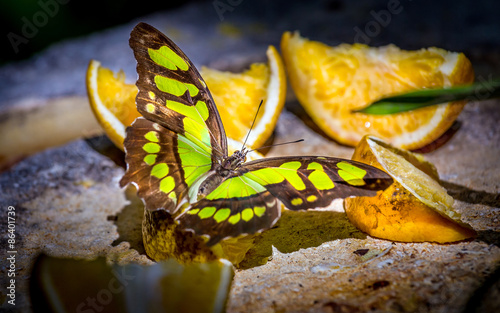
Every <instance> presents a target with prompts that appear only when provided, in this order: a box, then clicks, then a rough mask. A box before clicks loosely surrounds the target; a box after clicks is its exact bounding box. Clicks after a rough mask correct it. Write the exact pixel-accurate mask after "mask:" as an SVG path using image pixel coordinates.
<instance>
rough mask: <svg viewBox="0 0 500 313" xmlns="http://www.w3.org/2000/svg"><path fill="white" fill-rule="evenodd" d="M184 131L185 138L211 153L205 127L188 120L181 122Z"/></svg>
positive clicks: (208, 136)
mask: <svg viewBox="0 0 500 313" xmlns="http://www.w3.org/2000/svg"><path fill="white" fill-rule="evenodd" d="M183 124H184V131H185V135H186V138H188V139H190V140H191V141H193V142H195V143H196V144H197V145H198V146H199V147H201V148H203V150H205V151H206V152H207V153H211V150H212V149H211V148H210V147H211V142H210V134H209V133H208V128H207V127H206V125H200V124H199V123H197V122H195V121H193V120H192V119H190V118H185V119H184V120H183Z"/></svg>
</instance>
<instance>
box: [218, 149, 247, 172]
mask: <svg viewBox="0 0 500 313" xmlns="http://www.w3.org/2000/svg"><path fill="white" fill-rule="evenodd" d="M247 153H248V151H247V149H246V148H243V149H241V150H236V151H234V153H233V154H232V155H231V156H229V157H227V158H225V159H224V161H222V164H221V165H222V168H223V169H225V170H234V169H236V168H238V167H239V166H240V165H241V164H243V163H245V161H246V160H247Z"/></svg>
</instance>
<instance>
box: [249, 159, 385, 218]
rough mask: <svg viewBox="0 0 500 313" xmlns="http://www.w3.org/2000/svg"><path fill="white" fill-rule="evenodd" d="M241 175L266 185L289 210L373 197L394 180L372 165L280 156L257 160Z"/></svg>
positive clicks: (342, 160)
mask: <svg viewBox="0 0 500 313" xmlns="http://www.w3.org/2000/svg"><path fill="white" fill-rule="evenodd" d="M241 172H245V173H243V174H242V176H243V177H248V178H250V179H252V180H254V181H256V182H258V183H260V184H262V185H263V186H265V188H266V189H267V190H269V191H270V192H271V194H273V195H274V196H275V197H277V198H278V199H280V200H281V202H283V204H284V205H285V206H286V207H287V208H288V209H290V210H306V209H310V208H317V207H326V206H328V205H330V204H331V202H332V201H333V200H335V199H339V198H347V197H353V196H374V195H375V194H376V191H378V190H381V189H385V188H387V187H388V186H389V185H390V184H392V178H391V177H390V176H389V175H388V174H386V173H385V172H383V171H381V170H379V169H376V168H374V167H372V166H370V165H367V164H364V163H360V162H355V161H350V160H345V159H339V158H330V157H314V156H301V157H279V158H268V159H262V160H256V161H252V162H249V163H247V164H245V165H244V167H243V168H242V170H241Z"/></svg>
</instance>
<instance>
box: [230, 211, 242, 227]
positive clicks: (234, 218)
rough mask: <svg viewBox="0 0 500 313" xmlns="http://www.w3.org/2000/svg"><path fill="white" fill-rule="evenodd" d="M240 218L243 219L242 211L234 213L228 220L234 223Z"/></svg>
mask: <svg viewBox="0 0 500 313" xmlns="http://www.w3.org/2000/svg"><path fill="white" fill-rule="evenodd" d="M240 219H241V216H240V213H236V214H235V215H232V216H231V217H230V218H229V219H228V220H227V221H228V222H229V223H231V224H233V225H234V224H236V223H238V222H239V221H240Z"/></svg>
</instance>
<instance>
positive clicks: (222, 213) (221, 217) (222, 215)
mask: <svg viewBox="0 0 500 313" xmlns="http://www.w3.org/2000/svg"><path fill="white" fill-rule="evenodd" d="M229 215H231V210H230V209H228V208H224V209H219V210H217V213H215V215H214V220H215V221H216V222H217V223H220V222H223V221H225V220H226V219H227V218H228V217H229Z"/></svg>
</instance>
